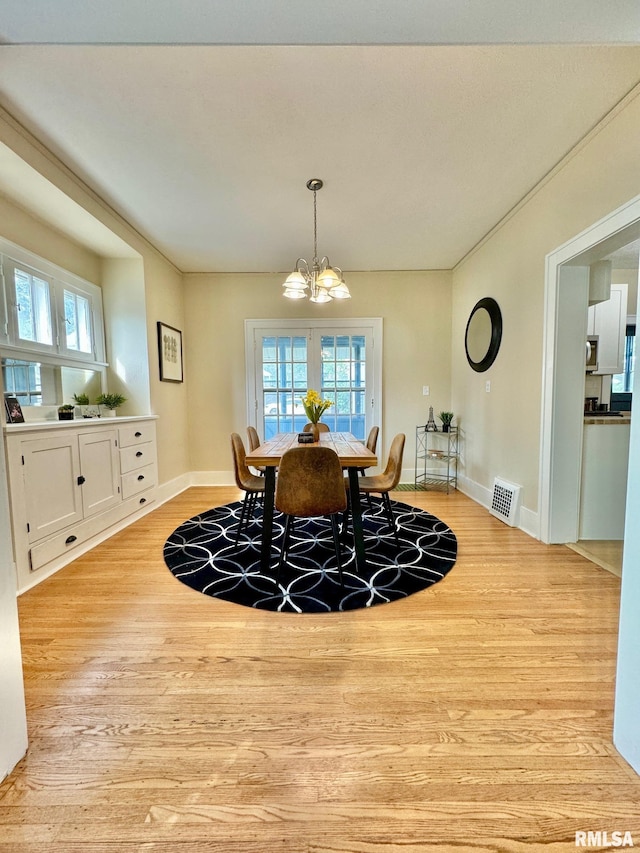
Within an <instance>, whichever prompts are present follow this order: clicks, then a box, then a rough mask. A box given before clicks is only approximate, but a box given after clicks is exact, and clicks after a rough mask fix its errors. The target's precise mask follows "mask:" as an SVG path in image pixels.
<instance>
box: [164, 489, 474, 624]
mask: <svg viewBox="0 0 640 853" xmlns="http://www.w3.org/2000/svg"><path fill="white" fill-rule="evenodd" d="M391 504H392V507H393V513H394V518H395V520H396V525H397V527H398V536H399V540H400V547H398V545H397V543H396V541H395V538H394V536H393V534H392V532H391V530H390V527H389V524H388V522H387V519H386V517H385V515H384V512H383V508H382V502H381V501H380V499H378V498H372V499H371V507H369V505H368V502H367V501H366V500H365V501H364V502H363V526H364V534H365V547H366V554H367V568H366V574H364V575H363V574H358V573H357V572H356V570H355V557H354V552H353V541H352V538H351V537H350V536H347V537H345V542H343V544H342V573H343V578H344V585H343V586H341V585H340V580H339V577H338V569H337V565H336V556H335V550H334V546H333V538H332V535H331V522H330V521H329V520H328V519H324V518H310V519H296V522H295V527H294V531H293V534H292V538H291V546H290V549H289V556H288V559H287V562H286V564H285V565H284V566H283V568H282V570H281V572H280V579H279V582H277V581H276V570H277V564H278V559H279V557H280V545H281V542H282V533H283V530H284V522H283V517H282V515H281V514H280V513H278V512H276V513H275V515H274V524H273V549H272V551H273V559H272V563H271V571H270V572H269V574H263V573H262V572H261V570H260V526H259V524H260V515H261V508H260V507H259V506H258V508H257V510H256V515H255V519H254V521H253V522H252V523H251V524H250V526H249V528H248V530H247V531H246V532H245V533H243V534H242V536H241V537H240V542H239V544H238V546H237V547H236V545H235V538H236V531H237V528H238V521H239V519H240V509H241V506H242V505H241V503H240V501H236V502H234V503H231V504H225V505H224V506H220V507H216V508H215V509H210V510H208V511H207V512H203V513H202V514H201V515H197V516H195V517H194V518H190V519H188V520H187V521H185V522H184V523H183V524H181V525H180V527H178V528H177V529H176V530H174V532H173V533H172V534H171V536H170V537H169V538H168V539H167V541H166V543H165V546H164V559H165V562H166V564H167V566H168V567H169V569H170V570H171V572H172V573H173V574H174V575H175V577H176V578H178V580H180V581H182V583H184V584H186V585H187V586H190V587H191V588H192V589H195V590H197V591H198V592H202V593H204V594H205V595H210V596H212V597H214V598H223V599H225V600H226V601H233V602H235V603H236V604H242V605H244V606H246V607H259V608H261V609H264V610H275V611H280V612H287V613H322V612H331V611H336V610H337V611H341V610H355V609H357V608H359V607H372V606H373V605H375V604H385V603H387V602H390V601H395V600H397V599H399V598H406V596H408V595H412V594H413V593H414V592H418V591H419V590H422V589H425V588H426V587H428V586H431V585H432V584H434V583H437V582H438V581H439V580H442V578H443V577H444V576H445V575H446V574H447V572H448V571H450V569H451V568H453V565H454V563H455V561H456V552H457V541H456V537H455V535H454V533H453V531H452V530H451V529H450V528H449V527H448V526H447V525H446V524H445V523H444V522H443V521H440V519H438V518H436V517H435V516H434V515H430V514H429V513H428V512H425V511H424V510H420V509H416V508H415V507H412V506H408V505H407V504H404V503H399V502H397V501H392V502H391Z"/></svg>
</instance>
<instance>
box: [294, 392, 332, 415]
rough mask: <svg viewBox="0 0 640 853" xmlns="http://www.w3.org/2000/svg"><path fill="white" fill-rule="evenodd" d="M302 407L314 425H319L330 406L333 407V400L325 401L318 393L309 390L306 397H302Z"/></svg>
mask: <svg viewBox="0 0 640 853" xmlns="http://www.w3.org/2000/svg"><path fill="white" fill-rule="evenodd" d="M302 405H303V406H304V411H305V414H306V416H307V417H308V418H309V420H310V421H311V423H312V424H317V423H318V421H319V420H320V418H321V417H322V415H323V414H324V413H325V412H326V411H327V409H328V408H329V406H333V401H332V400H323V399H322V398H321V397H320V394H318V392H317V391H314V390H313V388H309V390H308V391H307V393H306V395H305V396H304V397H302Z"/></svg>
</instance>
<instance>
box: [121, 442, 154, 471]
mask: <svg viewBox="0 0 640 853" xmlns="http://www.w3.org/2000/svg"><path fill="white" fill-rule="evenodd" d="M154 450H155V445H154V444H152V443H147V444H134V445H133V446H131V447H121V448H120V473H121V474H126V473H127V472H128V471H135V470H136V468H144V466H145V465H150V464H151V463H152V462H155V453H154Z"/></svg>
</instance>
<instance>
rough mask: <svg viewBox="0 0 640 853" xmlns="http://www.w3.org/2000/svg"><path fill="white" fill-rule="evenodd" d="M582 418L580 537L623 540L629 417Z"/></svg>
mask: <svg viewBox="0 0 640 853" xmlns="http://www.w3.org/2000/svg"><path fill="white" fill-rule="evenodd" d="M590 420H591V419H589V418H587V419H585V421H586V422H585V426H584V433H583V437H582V479H581V485H580V527H579V533H578V538H579V539H606V540H609V539H611V540H616V539H618V540H620V539H624V522H625V508H626V499H627V476H628V468H629V434H630V425H631V419H630V418H629V417H625V418H608V419H602V420H603V421H604V422H602V423H598V420H597V416H594V418H593V421H594V422H593V423H589V422H588V421H590Z"/></svg>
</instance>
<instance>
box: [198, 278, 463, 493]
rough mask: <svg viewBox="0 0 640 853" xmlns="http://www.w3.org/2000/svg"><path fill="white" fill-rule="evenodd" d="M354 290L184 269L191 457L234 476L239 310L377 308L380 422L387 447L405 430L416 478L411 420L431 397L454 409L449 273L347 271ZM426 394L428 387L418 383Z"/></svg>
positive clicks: (329, 312) (372, 311)
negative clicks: (306, 291)
mask: <svg viewBox="0 0 640 853" xmlns="http://www.w3.org/2000/svg"><path fill="white" fill-rule="evenodd" d="M345 278H346V280H347V283H348V285H349V289H350V290H351V294H352V299H350V300H348V301H342V300H340V301H338V300H336V301H334V302H332V303H329V304H328V305H318V306H316V305H314V304H313V303H311V302H309V301H308V300H307V299H304V300H302V299H301V300H295V301H294V300H289V299H284V298H283V297H282V281H283V279H284V276H283V275H274V274H271V273H263V274H241V273H238V274H233V273H228V274H213V273H210V274H188V275H185V277H184V280H185V305H186V327H187V330H188V335H187V337H186V354H187V359H188V364H189V389H190V392H189V411H190V413H191V418H190V431H189V447H190V448H191V467H192V469H193V470H194V471H201V472H214V473H216V474H218V475H219V478H218V479H215V478H209V479H210V481H215V482H220V481H222V480H221V479H220V478H221V477H223V476H226V478H227V479H226V480H225V482H230V481H231V480H230V479H229V478H230V477H231V473H232V468H231V454H230V449H229V435H230V433H231V432H238V433H240V434H242V435H244V432H245V428H246V424H247V407H246V392H245V361H244V360H245V350H244V321H245V319H258V318H259V319H276V318H286V319H290V318H300V319H301V322H304V318H305V317H313V318H314V319H315V318H319V317H322V318H323V319H326V322H327V325H328V326H330V325H331V320H332V318H338V317H340V318H342V317H348V318H357V317H381V318H382V322H383V338H384V346H383V359H382V391H383V413H382V424H381V426H382V431H383V435H384V446H382V447H380V448H379V449H380V453H381V455H383V454H385V453H386V451H387V450H388V446H389V443H390V442H391V439H392V438H393V436H394V435H395V434H396V433H399V432H404V433H405V434H406V436H407V443H406V447H405V453H404V465H403V468H404V469H405V472H406V476H407V477H409V478H410V479H411V481H413V466H414V448H415V428H416V426H417V425H419V424H423V425H424V424H425V423H426V421H427V417H428V411H429V406H430V405H432V406H433V408H434V411H435V413H436V415H437V413H438V412H440V411H442V410H445V409H446V410H449V409H450V386H451V346H450V334H451V332H450V329H451V273H450V272H448V271H440V270H438V271H412V272H398V271H395V272H387V271H385V272H375V271H374V272H348V273H345ZM423 385H429V386H430V388H431V395H430V396H429V397H424V396H423V394H422V386H423Z"/></svg>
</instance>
